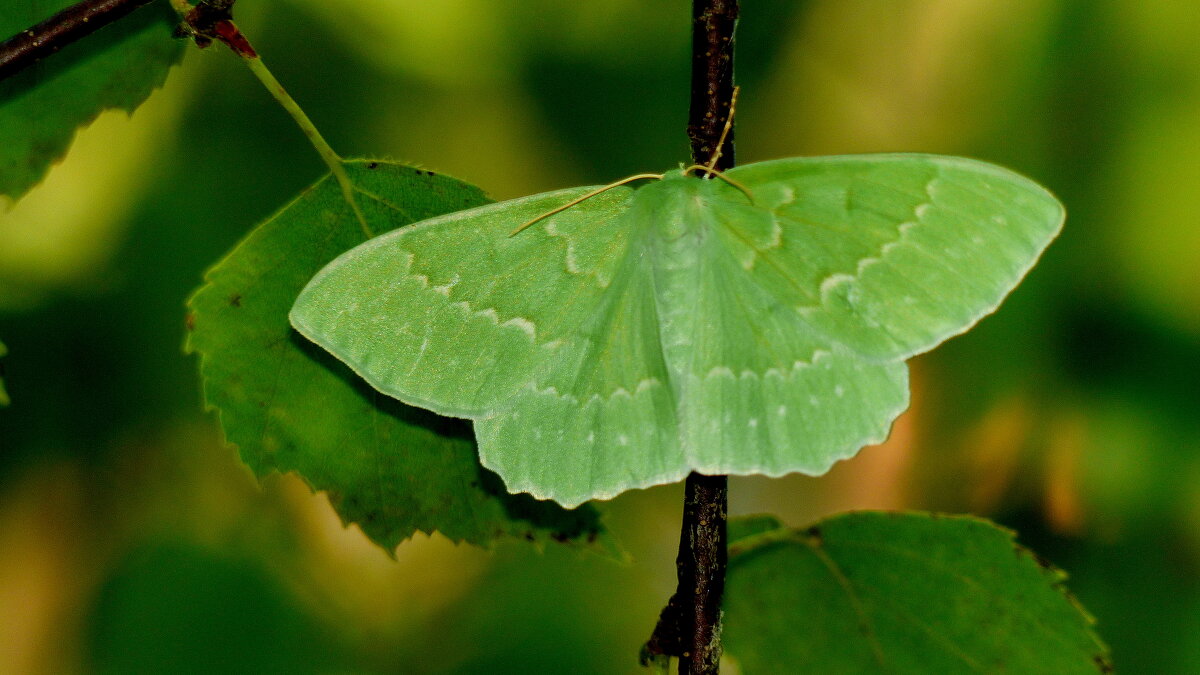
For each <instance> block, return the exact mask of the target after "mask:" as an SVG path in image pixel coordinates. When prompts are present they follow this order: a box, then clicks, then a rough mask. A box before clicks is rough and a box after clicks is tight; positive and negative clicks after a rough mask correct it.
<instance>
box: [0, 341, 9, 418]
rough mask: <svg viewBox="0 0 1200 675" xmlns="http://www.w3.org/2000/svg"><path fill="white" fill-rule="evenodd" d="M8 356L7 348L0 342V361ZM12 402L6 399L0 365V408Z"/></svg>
mask: <svg viewBox="0 0 1200 675" xmlns="http://www.w3.org/2000/svg"><path fill="white" fill-rule="evenodd" d="M7 354H8V347H5V346H4V343H3V342H0V359H2V358H4V357H5V356H6V355H7ZM11 402H12V401H11V400H10V399H9V398H8V390H6V389H5V388H4V364H3V363H0V408H2V407H4V406H7V405H8V404H9V403H11Z"/></svg>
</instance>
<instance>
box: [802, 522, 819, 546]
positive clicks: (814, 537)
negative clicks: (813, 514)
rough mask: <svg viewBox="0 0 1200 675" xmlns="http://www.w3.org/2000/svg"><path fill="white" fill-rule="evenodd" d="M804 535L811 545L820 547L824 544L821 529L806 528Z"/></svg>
mask: <svg viewBox="0 0 1200 675" xmlns="http://www.w3.org/2000/svg"><path fill="white" fill-rule="evenodd" d="M804 533H805V534H807V535H808V539H809V541H811V542H812V543H813V544H816V545H817V546H820V545H821V544H822V543H824V540H823V539H822V538H821V528H819V527H817V526H816V525H813V526H812V527H810V528H808V529H807V530H805V531H804Z"/></svg>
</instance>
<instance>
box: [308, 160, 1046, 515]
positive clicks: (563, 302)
mask: <svg viewBox="0 0 1200 675" xmlns="http://www.w3.org/2000/svg"><path fill="white" fill-rule="evenodd" d="M727 175H728V177H729V178H730V179H733V180H735V181H737V182H739V183H741V184H742V185H744V186H745V187H746V188H748V189H749V191H750V192H751V193H752V195H753V201H751V200H750V199H748V197H747V195H745V194H743V193H742V192H741V191H740V190H738V189H735V188H734V187H732V186H731V185H729V184H727V183H726V182H724V181H721V180H714V179H701V178H697V177H695V176H685V175H683V174H682V173H681V172H678V171H675V172H671V173H669V174H667V175H666V177H665V179H664V180H662V181H655V182H651V183H647V184H644V185H642V186H641V187H639V188H637V189H633V188H628V187H618V188H614V189H612V190H609V191H606V192H603V193H601V194H599V195H596V196H594V197H591V198H589V199H587V200H585V201H583V202H581V203H579V204H576V205H574V206H572V207H570V208H569V209H566V210H564V211H562V212H559V213H555V214H553V215H551V216H549V217H547V218H545V219H542V220H540V221H538V222H537V223H535V224H534V225H533V226H532V227H530V228H529V229H528V230H526V231H524V232H522V233H520V234H518V235H517V236H514V237H508V236H507V233H508V232H510V231H511V230H513V229H515V228H517V227H518V226H520V225H521V224H522V223H524V222H527V221H528V220H530V219H533V218H536V217H537V216H539V215H542V214H545V213H547V212H549V211H552V210H553V209H554V208H556V207H558V206H561V205H562V204H565V203H568V202H570V201H571V200H573V199H575V198H577V197H579V196H581V195H583V194H586V193H587V192H588V191H589V190H590V188H578V189H573V190H563V191H559V192H552V193H546V194H543V195H536V196H533V197H527V198H524V199H518V200H514V201H510V202H503V203H500V204H495V205H490V206H486V207H482V208H479V209H473V210H470V211H463V212H460V213H456V214H451V215H449V216H444V217H441V218H437V219H433V220H429V221H425V222H423V223H419V224H416V225H413V226H411V227H409V228H405V229H403V230H399V231H397V232H394V233H391V234H388V235H385V236H382V237H378V238H376V239H373V240H371V241H369V242H367V243H366V244H363V245H362V246H360V247H358V248H356V249H354V250H352V251H350V252H348V253H346V254H345V255H343V256H342V257H340V258H338V259H337V260H335V261H334V262H333V263H331V264H330V265H329V266H328V267H326V268H325V269H324V270H323V271H322V272H321V273H320V274H318V275H317V277H316V278H314V279H313V280H312V282H311V283H310V284H309V286H308V287H307V288H306V289H305V290H304V292H303V293H302V294H301V296H300V298H299V299H298V300H297V302H296V306H295V307H294V309H293V311H292V323H293V325H294V326H295V327H296V328H297V329H298V330H299V331H300V332H301V333H303V334H304V335H306V336H308V337H309V338H310V339H312V340H314V341H316V342H317V343H319V344H321V345H322V346H324V347H325V348H326V349H328V350H330V351H331V352H333V353H334V354H335V355H337V356H338V357H339V358H341V359H342V360H343V361H345V362H346V363H348V364H349V365H350V366H351V367H352V368H354V369H355V370H356V371H357V372H359V373H360V374H362V375H363V377H365V378H366V379H367V380H368V381H369V382H370V383H371V384H372V385H374V386H375V387H376V388H378V389H379V390H381V391H383V392H384V393H387V394H390V395H392V396H395V397H397V398H399V399H401V400H403V401H405V402H407V403H410V404H415V405H419V406H423V407H427V408H429V409H431V410H434V411H436V412H439V413H441V414H445V415H453V416H459V417H467V418H470V419H472V420H474V421H475V429H476V435H477V438H478V441H479V451H480V457H481V460H482V462H483V464H484V465H485V466H487V467H489V468H491V469H493V470H495V471H497V472H498V473H499V474H500V475H501V476H502V477H503V478H504V480H505V482H506V484H507V486H508V488H509V489H510V490H512V491H525V492H529V493H531V494H533V495H534V496H537V497H542V498H553V499H555V500H557V501H559V502H560V503H562V504H564V505H568V506H570V505H574V504H578V503H580V502H583V501H586V500H588V499H597V498H608V497H612V496H614V495H616V494H618V493H620V492H622V491H624V490H626V489H630V488H637V487H646V486H650V485H656V484H661V483H667V482H673V481H676V480H679V479H681V478H682V477H684V476H685V475H687V473H688V472H689V471H700V472H703V473H729V474H747V473H761V474H767V475H773V476H774V475H781V474H784V473H789V472H795V471H800V472H804V473H808V474H820V473H823V472H824V471H826V470H828V468H829V467H830V465H832V463H833V462H835V461H837V460H839V459H844V458H846V457H849V456H851V455H853V454H854V453H856V452H857V451H858V449H859V448H860V447H862V446H863V445H867V444H870V443H876V442H880V441H882V440H884V439H885V438H886V436H887V433H888V429H889V428H890V426H891V423H892V421H893V420H894V419H895V418H896V417H897V416H898V415H899V414H900V412H902V411H903V410H904V408H905V407H906V406H907V404H908V384H907V370H906V366H905V365H904V363H903V361H904V359H905V358H907V357H909V356H911V355H913V354H915V353H919V352H921V351H924V350H927V349H930V348H932V347H933V346H935V345H936V344H937V343H938V342H940V341H942V340H944V339H946V338H947V337H950V336H952V335H955V334H957V333H960V332H962V331H964V330H966V329H967V328H968V327H970V325H972V324H973V323H975V322H976V321H978V319H979V318H980V317H982V316H984V315H985V314H987V313H988V312H990V311H992V310H993V309H994V308H995V306H996V305H997V304H998V303H999V301H1000V300H1001V299H1002V298H1003V296H1004V295H1005V294H1007V293H1008V292H1009V291H1010V290H1011V289H1012V288H1013V286H1015V285H1016V283H1017V282H1018V281H1019V279H1020V278H1021V276H1022V275H1023V274H1024V273H1025V271H1027V270H1028V268H1029V267H1030V266H1031V265H1032V264H1033V262H1034V261H1035V260H1036V258H1037V256H1038V255H1039V254H1040V252H1041V251H1042V249H1043V248H1044V247H1045V246H1046V245H1047V244H1048V243H1049V241H1050V240H1051V239H1052V238H1053V236H1054V234H1055V233H1056V232H1057V231H1058V228H1059V227H1060V226H1061V223H1062V209H1061V206H1059V204H1058V203H1057V201H1055V200H1054V198H1053V197H1051V196H1050V195H1049V194H1048V193H1046V192H1045V191H1044V190H1042V189H1041V188H1040V187H1038V186H1037V185H1036V184H1034V183H1032V182H1030V181H1028V180H1027V179H1025V178H1022V177H1020V176H1017V175H1016V174H1013V173H1011V172H1008V171H1006V170H1003V169H999V168H997V167H993V166H991V165H988V164H983V163H980V162H974V161H970V160H963V159H956V158H944V157H934V156H925V155H874V156H872V155H864V156H847V157H829V158H813V159H791V160H780V161H776V162H764V163H761V164H751V165H747V166H745V167H741V168H738V169H735V170H732V171H730V172H728V174H727Z"/></svg>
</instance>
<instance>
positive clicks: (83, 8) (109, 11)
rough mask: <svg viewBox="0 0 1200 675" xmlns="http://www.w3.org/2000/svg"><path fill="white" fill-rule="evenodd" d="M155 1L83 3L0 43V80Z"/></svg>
mask: <svg viewBox="0 0 1200 675" xmlns="http://www.w3.org/2000/svg"><path fill="white" fill-rule="evenodd" d="M151 2H154V0H83V2H80V3H77V4H74V5H71V6H70V7H68V8H66V9H64V10H62V11H61V12H59V13H57V14H55V15H54V16H52V17H50V18H48V19H46V20H45V21H42V22H41V23H38V24H37V25H35V26H31V27H30V28H27V29H25V30H23V31H21V32H20V33H17V34H16V35H14V36H12V37H10V38H8V39H7V40H5V41H4V42H0V80H4V79H5V78H7V77H10V76H12V75H15V74H17V73H18V72H20V71H22V70H24V69H25V68H28V67H29V66H31V65H33V64H35V63H37V62H38V61H40V60H42V59H43V58H45V57H47V56H49V55H51V54H53V53H55V52H57V51H58V50H60V49H62V48H63V47H65V46H67V45H69V44H71V43H72V42H75V41H77V40H80V39H83V38H85V37H87V36H89V35H91V34H92V33H95V32H96V31H98V30H100V29H101V28H103V27H105V26H107V25H108V24H110V23H112V22H114V21H116V20H117V19H120V18H122V17H124V16H127V15H129V14H131V13H132V12H133V10H135V9H138V8H139V7H144V6H146V5H148V4H150V3H151Z"/></svg>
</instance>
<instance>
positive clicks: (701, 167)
mask: <svg viewBox="0 0 1200 675" xmlns="http://www.w3.org/2000/svg"><path fill="white" fill-rule="evenodd" d="M697 169H699V170H700V171H703V172H705V173H707V174H708V175H710V176H716V177H717V178H720V179H721V180H723V181H725V182H726V183H729V184H730V185H732V186H733V187H735V188H737V189H738V190H741V191H742V194H744V195H746V199H749V200H750V203H751V204H753V203H754V193H753V192H751V191H750V188H748V187H746V186H745V185H742V184H741V183H739V182H737V181H736V180H734V179H732V178H730V177H729V176H726V175H725V172H723V171H717V170H716V169H714V168H712V167H710V166H705V165H703V164H693V165H691V166H689V167H688V168H686V169H684V170H683V173H685V174H686V173H688V172H689V171H695V170H697Z"/></svg>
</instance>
